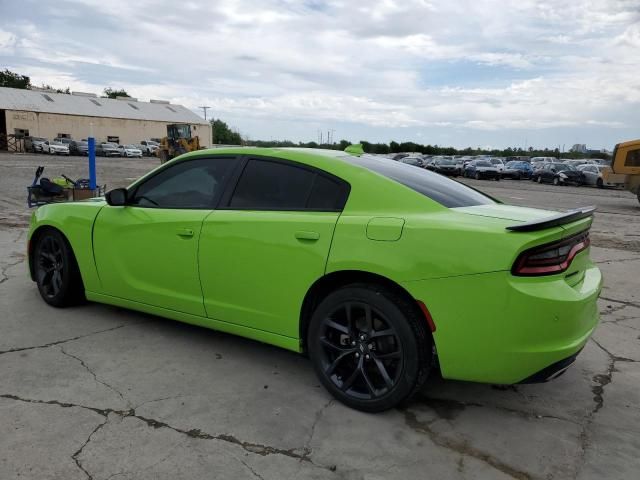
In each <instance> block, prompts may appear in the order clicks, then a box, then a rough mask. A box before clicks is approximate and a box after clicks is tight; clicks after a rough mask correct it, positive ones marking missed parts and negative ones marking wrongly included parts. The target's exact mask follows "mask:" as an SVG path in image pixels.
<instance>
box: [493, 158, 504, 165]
mask: <svg viewBox="0 0 640 480" xmlns="http://www.w3.org/2000/svg"><path fill="white" fill-rule="evenodd" d="M491 163H493V164H494V165H495V164H498V163H502V160H499V159H497V158H492V159H491Z"/></svg>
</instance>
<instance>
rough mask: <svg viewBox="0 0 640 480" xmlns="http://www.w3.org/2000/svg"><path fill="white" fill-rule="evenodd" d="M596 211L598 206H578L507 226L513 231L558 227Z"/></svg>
mask: <svg viewBox="0 0 640 480" xmlns="http://www.w3.org/2000/svg"><path fill="white" fill-rule="evenodd" d="M595 211H596V207H582V208H576V209H575V210H569V211H567V212H564V213H559V214H557V215H552V216H551V217H546V218H541V219H540V220H533V221H531V222H524V223H519V224H517V225H511V226H509V227H507V230H510V231H512V232H534V231H536V230H544V229H545V228H551V227H557V226H558V225H564V224H566V223H570V222H575V221H576V220H580V219H583V218H587V217H591V216H593V212H595Z"/></svg>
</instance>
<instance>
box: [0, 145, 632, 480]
mask: <svg viewBox="0 0 640 480" xmlns="http://www.w3.org/2000/svg"><path fill="white" fill-rule="evenodd" d="M38 164H42V165H46V166H47V169H46V173H47V174H48V175H49V176H56V175H59V174H60V173H65V174H67V175H68V176H71V177H86V176H87V173H86V170H87V168H86V159H85V158H81V157H69V158H68V157H50V156H41V155H38V156H33V155H8V154H0V248H1V250H0V267H1V273H0V478H2V479H14V478H28V479H44V478H47V479H64V480H73V479H87V478H89V479H96V480H97V479H110V478H117V479H158V478H166V479H176V478H198V479H201V478H234V479H236V478H238V479H239V478H257V479H284V478H296V479H297V478H318V479H319V478H327V479H338V478H347V479H361V478H366V479H387V478H402V479H404V478H433V479H458V478H459V479H498V478H516V479H553V478H557V479H566V478H578V479H601V478H607V479H636V478H638V471H640V455H638V453H639V452H640V388H638V385H640V363H639V362H640V205H639V204H638V202H637V201H636V199H635V197H633V196H632V195H630V194H628V193H626V192H621V191H614V190H597V189H591V188H586V187H581V188H573V187H553V186H546V185H544V186H543V185H537V184H533V183H531V182H528V181H520V182H517V181H502V182H490V181H477V182H476V181H470V183H473V184H474V186H477V187H478V188H481V189H485V190H486V191H487V192H488V193H491V194H493V195H494V196H497V197H499V198H501V199H503V200H505V201H506V202H508V203H514V204H518V205H527V206H537V207H546V208H556V209H566V208H571V207H575V206H583V205H596V206H597V207H598V208H599V211H598V214H597V216H596V220H595V222H594V226H593V229H592V240H593V248H592V256H593V257H594V258H595V260H596V261H597V262H598V264H599V266H600V267H601V269H602V271H603V272H604V275H605V288H604V291H603V293H602V299H601V300H600V310H601V313H602V322H601V324H600V326H599V327H598V330H597V331H596V334H595V335H594V337H593V339H592V340H591V341H590V342H589V343H588V344H587V346H586V347H585V350H584V351H583V353H582V354H581V355H580V356H579V357H578V360H577V362H576V364H575V365H574V366H573V367H572V368H570V369H569V371H568V372H567V373H566V374H565V375H564V376H562V377H560V378H558V379H557V380H555V381H553V382H550V383H546V384H538V385H526V386H525V385H519V386H512V387H500V386H492V385H479V384H473V383H464V382H453V381H443V380H439V379H433V380H432V381H430V382H429V384H428V385H427V387H426V388H425V389H424V391H423V392H422V393H421V394H420V396H419V397H418V398H417V399H416V401H415V402H414V403H413V404H412V405H410V406H409V407H408V408H406V409H404V410H394V411H390V412H387V413H385V414H379V415H367V414H363V413H359V412H356V411H353V410H349V409H347V408H345V407H343V406H342V405H341V404H339V403H336V402H335V401H333V400H332V399H331V397H329V395H328V394H327V393H326V392H325V390H324V389H323V388H321V386H320V385H319V383H318V381H317V380H316V378H315V376H314V374H313V371H312V368H311V365H310V363H309V361H308V360H307V359H305V358H304V357H301V356H299V355H295V354H293V353H290V352H286V351H283V350H279V349H277V348H274V347H270V346H267V345H263V344H260V343H256V342H253V341H250V340H245V339H241V338H235V337H232V336H228V335H225V334H221V333H218V332H215V331H210V330H205V329H201V328H196V327H192V326H188V325H183V324H180V323H176V322H172V321H169V320H164V319H162V318H157V317H152V316H148V315H143V314H139V313H135V312H130V311H126V310H123V309H119V308H113V307H108V306H103V305H96V304H93V305H92V304H89V305H85V306H81V307H78V308H73V309H68V310H56V309H52V308H50V307H47V306H46V305H45V304H44V302H42V301H41V300H40V299H39V296H38V293H37V290H36V288H35V286H34V285H33V284H32V283H31V282H30V280H29V279H28V278H27V274H26V266H25V262H24V260H25V257H24V251H25V233H26V229H25V226H26V222H27V219H28V214H29V212H28V211H27V209H26V206H25V199H26V189H25V187H26V185H27V184H29V183H30V182H31V179H32V175H33V172H34V170H35V167H36V165H38ZM156 164H157V160H155V159H143V160H133V159H108V160H106V159H102V158H100V159H99V160H98V180H99V183H106V184H107V185H108V186H109V187H116V186H124V185H127V184H128V183H130V181H131V180H133V179H134V178H136V177H137V176H139V175H140V174H142V173H144V172H146V171H148V170H149V169H150V168H152V167H153V166H155V165H156ZM514 321H517V319H514Z"/></svg>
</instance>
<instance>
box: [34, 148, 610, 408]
mask: <svg viewBox="0 0 640 480" xmlns="http://www.w3.org/2000/svg"><path fill="white" fill-rule="evenodd" d="M494 168H495V167H494ZM123 207H125V208H123ZM212 208H214V209H215V210H214V213H213V214H211V212H212ZM390 212H393V215H390ZM319 213H321V214H319ZM592 213H593V209H588V208H582V209H572V210H570V211H568V212H562V213H560V212H555V211H548V210H537V209H533V208H522V207H517V206H512V205H505V204H502V203H498V202H496V201H495V200H493V199H491V198H490V197H488V196H486V195H484V194H482V193H481V192H479V191H477V190H475V189H472V188H469V187H467V186H465V185H463V184H461V183H459V182H456V181H454V180H451V179H449V178H446V177H444V176H442V175H436V174H434V173H433V172H429V171H426V170H424V169H420V168H414V167H411V166H409V165H406V164H402V163H400V162H394V161H389V160H388V159H384V158H379V157H375V156H373V155H366V154H363V155H360V154H356V155H350V154H348V153H346V152H334V151H326V150H325V151H322V150H311V149H309V150H306V149H305V150H302V149H300V150H298V149H293V150H272V149H261V148H247V149H246V150H245V151H243V152H241V154H240V153H238V150H237V149H215V150H214V149H209V150H201V151H198V152H193V153H191V154H189V155H185V156H181V157H178V158H176V159H174V160H173V161H171V162H168V163H165V164H164V165H162V166H159V167H158V168H157V169H155V170H153V171H152V172H150V173H148V174H146V175H145V176H144V177H142V178H140V179H139V180H137V181H135V182H134V183H133V184H132V185H131V186H130V187H127V188H118V189H116V190H111V191H110V192H108V193H107V194H106V196H105V197H104V199H102V198H99V199H94V201H92V202H66V203H53V204H49V205H45V206H42V207H40V208H38V209H37V210H36V211H35V212H34V214H33V218H32V220H31V222H30V228H29V233H28V237H27V240H26V242H25V243H26V244H27V245H28V248H27V255H28V261H27V262H26V263H27V265H28V266H29V269H30V274H31V278H32V280H33V281H34V282H35V285H36V287H37V290H38V291H39V293H40V296H41V297H42V299H43V301H44V302H46V303H47V304H49V305H52V306H55V307H66V306H69V305H73V304H74V303H75V302H79V301H82V300H85V299H86V300H89V301H94V302H104V303H109V304H113V305H116V306H120V307H123V308H130V309H136V310H141V311H143V312H148V313H151V314H154V315H160V316H164V317H168V318H172V319H174V320H178V321H183V322H187V323H193V324H196V325H201V326H204V327H208V328H214V329H218V330H222V331H225V332H228V333H233V334H236V335H243V336H246V337H249V338H252V339H254V340H258V341H262V342H266V343H269V344H273V345H277V346H279V347H281V348H286V349H289V350H292V351H294V352H298V353H305V354H306V355H308V357H309V363H310V364H311V365H312V366H313V368H314V369H315V371H316V373H317V375H318V378H319V381H320V382H321V383H322V385H324V386H325V387H326V388H327V390H328V391H329V392H330V393H331V394H332V395H334V396H335V397H336V398H337V399H338V400H339V401H341V402H343V403H345V404H346V405H348V406H350V407H352V408H356V409H360V410H364V411H367V412H377V411H382V410H387V409H389V408H394V407H395V406H397V405H398V404H400V403H404V402H407V401H408V400H409V398H410V397H411V396H412V395H414V394H416V393H418V392H419V391H420V390H421V387H422V385H423V384H424V382H425V381H426V379H427V377H428V374H429V372H430V371H431V370H432V369H433V370H435V369H437V370H438V372H439V373H440V372H441V374H442V376H443V377H444V378H447V379H458V380H466V381H469V380H471V381H477V382H484V383H492V384H516V383H519V382H522V383H532V382H535V381H546V380H549V379H552V378H554V377H555V376H557V375H558V374H559V373H562V372H563V371H564V369H566V368H567V367H568V366H569V365H570V364H571V363H572V362H573V361H574V360H575V358H576V356H577V355H578V354H579V352H580V351H581V350H582V348H583V347H584V345H585V344H586V343H587V342H588V341H589V337H590V336H591V334H592V333H593V331H594V330H595V328H596V327H597V325H598V306H597V304H596V302H597V299H598V295H599V293H600V290H601V289H602V275H601V273H600V270H599V269H598V267H597V265H595V264H594V263H593V262H592V260H591V258H590V251H589V248H588V247H589V228H590V226H591V221H592V219H591V215H592ZM565 225H567V226H568V228H567V229H566V230H563V231H562V232H561V227H563V226H565ZM551 227H556V228H551ZM461 252H462V253H463V254H461ZM169 254H170V259H168V260H167V261H162V260H161V259H163V258H167V256H168V255H169ZM239 259H241V260H242V261H239ZM565 272H566V273H565ZM461 292H465V293H464V294H461ZM248 306H250V308H248ZM105 312H106V313H105V314H106V315H109V314H110V312H111V313H113V314H114V315H115V314H117V312H116V311H115V310H111V311H109V310H105ZM470 319H472V320H473V321H470ZM136 328H138V329H142V330H144V329H145V328H152V327H151V326H150V325H149V324H138V326H137V327H136ZM146 340H147V339H146V336H145V335H143V334H140V335H135V336H131V337H130V341H131V342H133V343H135V342H140V344H141V345H142V342H145V341H146ZM181 341H182V340H181ZM235 348H236V349H247V350H248V349H251V348H255V346H254V345H253V344H252V343H251V342H239V343H238V344H237V346H236V347H235ZM257 357H258V356H254V357H253V360H254V361H258V360H256V358H257ZM249 358H250V359H249V360H248V361H251V358H252V357H251V356H249ZM236 360H237V359H234V358H230V359H228V362H230V363H233V362H234V361H236ZM232 368H235V369H238V368H240V364H236V365H234V366H232ZM245 368H251V366H250V365H249V366H247V365H246V364H245ZM296 378H297V379H299V377H296ZM290 381H296V379H291V380H290ZM300 381H301V382H302V381H303V382H305V384H308V383H309V380H308V378H306V377H305V378H304V379H303V380H300ZM558 387H559V388H562V385H559V386H558ZM270 391H271V390H270ZM548 392H549V387H545V389H544V392H543V391H542V390H541V391H540V394H547V393H548ZM280 393H283V392H280ZM285 393H286V392H285ZM282 399H283V400H282V401H284V402H286V401H287V399H286V395H283V396H282ZM293 406H294V404H293V403H292V404H291V405H290V407H293Z"/></svg>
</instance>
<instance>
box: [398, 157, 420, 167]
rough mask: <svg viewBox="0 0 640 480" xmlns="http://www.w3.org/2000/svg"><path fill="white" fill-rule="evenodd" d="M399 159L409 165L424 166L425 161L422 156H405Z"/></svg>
mask: <svg viewBox="0 0 640 480" xmlns="http://www.w3.org/2000/svg"><path fill="white" fill-rule="evenodd" d="M399 161H400V163H406V164H407V165H413V166H414V167H420V168H424V162H423V161H422V158H420V157H403V158H401V159H400V160H399Z"/></svg>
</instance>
